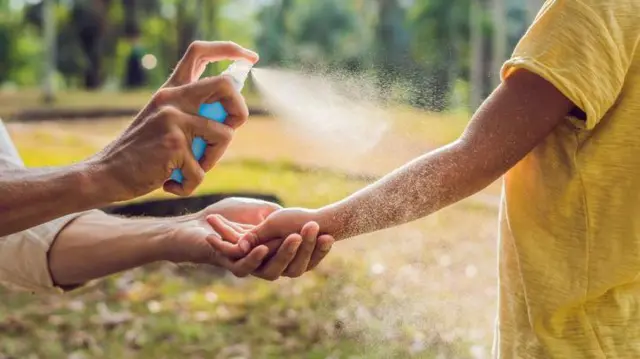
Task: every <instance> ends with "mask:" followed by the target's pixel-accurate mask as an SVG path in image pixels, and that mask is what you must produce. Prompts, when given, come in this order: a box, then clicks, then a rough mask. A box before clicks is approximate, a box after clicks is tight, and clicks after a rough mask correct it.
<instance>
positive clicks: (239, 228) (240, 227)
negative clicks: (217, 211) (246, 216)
mask: <svg viewBox="0 0 640 359" xmlns="http://www.w3.org/2000/svg"><path fill="white" fill-rule="evenodd" d="M218 216H220V221H222V222H224V223H225V224H226V225H227V226H229V227H230V228H232V229H233V230H234V231H235V232H236V234H237V235H238V237H237V239H236V242H237V240H238V239H240V237H241V236H242V235H243V234H245V233H246V232H247V231H248V230H249V229H251V228H253V226H251V225H245V224H242V223H238V222H234V221H230V220H229V219H227V218H225V217H224V216H221V215H218ZM247 226H248V228H247Z"/></svg>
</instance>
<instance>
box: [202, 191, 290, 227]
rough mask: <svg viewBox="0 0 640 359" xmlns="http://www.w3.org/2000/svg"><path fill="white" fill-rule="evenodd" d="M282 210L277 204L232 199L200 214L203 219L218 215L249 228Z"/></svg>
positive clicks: (248, 199)
mask: <svg viewBox="0 0 640 359" xmlns="http://www.w3.org/2000/svg"><path fill="white" fill-rule="evenodd" d="M280 209H282V207H281V206H280V205H278V204H277V203H272V202H267V201H263V200H259V199H253V198H240V197H232V198H225V199H223V200H222V201H219V202H216V203H215V204H212V205H210V206H209V207H207V208H206V209H204V210H203V211H202V213H201V214H200V215H201V216H202V217H203V218H204V217H208V216H210V215H214V214H218V215H221V216H223V217H224V218H226V219H228V220H229V221H231V222H236V223H238V224H243V225H251V226H250V227H251V228H253V226H255V225H257V224H260V223H262V222H263V221H264V220H265V219H266V218H267V217H268V216H269V215H270V214H271V213H273V212H275V211H277V210H280Z"/></svg>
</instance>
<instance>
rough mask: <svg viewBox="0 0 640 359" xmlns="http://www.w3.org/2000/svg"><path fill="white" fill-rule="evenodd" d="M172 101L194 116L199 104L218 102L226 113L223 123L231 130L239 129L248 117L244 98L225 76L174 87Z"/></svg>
mask: <svg viewBox="0 0 640 359" xmlns="http://www.w3.org/2000/svg"><path fill="white" fill-rule="evenodd" d="M172 99H173V100H174V101H175V102H176V103H177V105H178V107H180V108H182V109H183V110H184V111H188V112H189V113H191V114H194V115H197V114H198V111H199V109H200V105H201V104H203V103H215V102H220V104H222V107H224V110H225V112H226V113H227V118H226V119H225V120H224V123H225V124H226V125H228V126H230V127H232V128H238V127H240V125H242V124H243V123H244V122H245V121H246V120H247V118H248V117H249V108H248V107H247V104H246V102H245V100H244V97H242V95H241V94H240V92H238V90H236V88H235V85H234V82H233V80H232V79H231V77H229V76H227V75H224V76H214V77H207V78H203V79H201V80H198V81H196V82H192V83H189V84H186V85H182V86H180V87H176V88H175V94H174V96H172Z"/></svg>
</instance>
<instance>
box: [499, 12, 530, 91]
mask: <svg viewBox="0 0 640 359" xmlns="http://www.w3.org/2000/svg"><path fill="white" fill-rule="evenodd" d="M527 1H530V0H527ZM492 15H493V51H492V56H491V59H492V63H493V65H492V66H491V67H492V71H491V72H492V73H491V80H492V86H493V88H496V87H498V85H499V84H500V69H501V68H502V64H503V63H504V61H505V59H506V56H507V42H508V37H507V13H506V9H505V5H504V0H492Z"/></svg>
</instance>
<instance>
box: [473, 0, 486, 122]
mask: <svg viewBox="0 0 640 359" xmlns="http://www.w3.org/2000/svg"><path fill="white" fill-rule="evenodd" d="M469 4H470V6H471V9H470V11H469V17H470V19H469V20H470V23H471V26H470V29H471V34H470V41H471V93H470V96H469V100H470V104H469V107H470V109H471V111H475V110H476V109H478V107H480V105H481V104H482V100H483V88H484V79H485V76H484V71H483V62H484V46H483V42H484V34H483V28H482V17H483V6H482V5H483V4H482V1H481V0H471V1H470V3H469Z"/></svg>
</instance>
